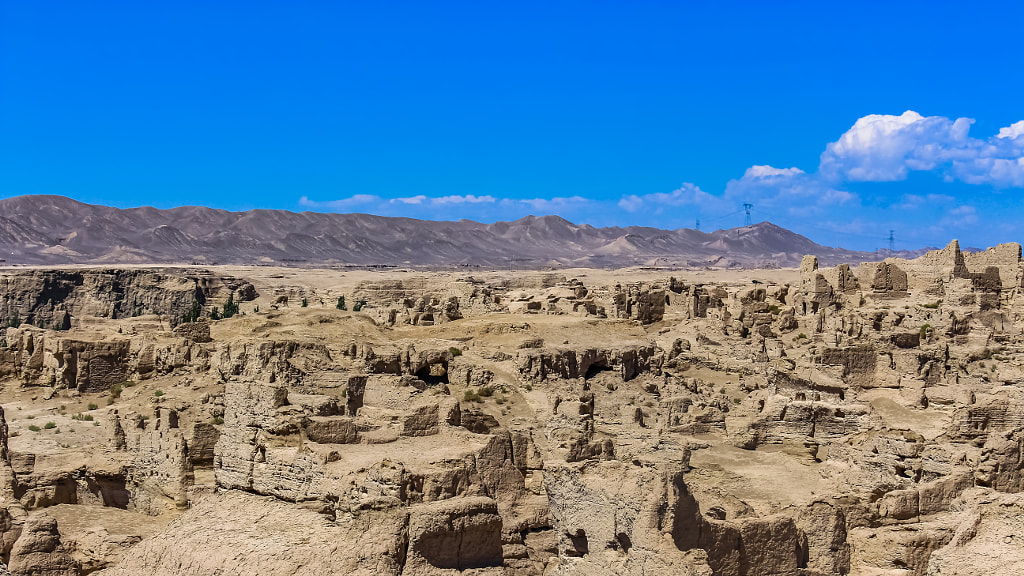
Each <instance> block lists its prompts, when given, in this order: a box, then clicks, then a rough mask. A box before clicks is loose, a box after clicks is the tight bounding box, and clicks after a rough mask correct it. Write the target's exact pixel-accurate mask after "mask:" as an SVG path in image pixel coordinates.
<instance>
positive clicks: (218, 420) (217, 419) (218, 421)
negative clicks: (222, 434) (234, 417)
mask: <svg viewBox="0 0 1024 576" xmlns="http://www.w3.org/2000/svg"><path fill="white" fill-rule="evenodd" d="M213 423H214V424H217V425H218V426H219V425H221V424H223V423H224V419H223V418H221V417H220V416H214V417H213Z"/></svg>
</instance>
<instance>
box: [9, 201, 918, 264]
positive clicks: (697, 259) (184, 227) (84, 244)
mask: <svg viewBox="0 0 1024 576" xmlns="http://www.w3.org/2000/svg"><path fill="white" fill-rule="evenodd" d="M0 250H2V252H3V254H4V258H5V259H6V260H7V263H8V264H28V265H65V264H125V263H129V264H172V263H178V264H180V263H197V264H267V265H296V266H305V267H320V266H345V265H355V266H375V265H376V266H381V265H383V266H401V267H417V266H446V265H464V266H484V267H505V266H509V265H512V266H514V267H517V268H544V267H565V266H578V267H601V268H605V267H614V268H618V267H626V266H638V265H641V266H642V265H647V266H651V265H661V266H717V267H788V266H797V265H799V262H800V258H801V257H802V256H803V255H804V254H815V255H817V256H818V257H819V259H820V260H821V261H822V263H823V264H837V263H840V262H861V261H869V260H878V259H879V258H880V257H879V254H878V253H877V252H858V251H852V250H845V249H842V248H831V247H826V246H822V245H819V244H817V243H815V242H813V241H811V240H810V239H808V238H806V237H804V236H801V235H800V234H796V233H794V232H791V231H789V230H786V229H785V228H781V227H779V226H776V225H774V224H771V223H770V222H761V223H758V224H754V225H752V226H743V227H739V228H732V229H727V230H716V231H714V232H702V231H699V230H692V229H686V228H681V229H678V230H662V229H658V228H651V227H645V226H629V227H626V228H620V227H606V228H595V227H593V226H590V225H588V224H574V223H572V222H569V221H568V220H565V219H563V218H561V217H558V216H541V217H536V216H527V217H525V218H521V219H519V220H515V221H512V222H495V223H494V224H483V223H479V222H474V221H470V220H460V221H432V220H417V219H413V218H395V217H384V216H373V215H369V214H336V213H319V212H289V211H286V210H249V211H246V212H229V211H227V210H219V209H214V208H207V207H201V206H183V207H179V208H172V209H157V208H152V207H141V208H128V209H120V208H113V207H109V206H101V205H93V204H85V203H82V202H78V201H76V200H73V199H71V198H67V197H64V196H50V195H36V196H18V197H14V198H8V199H5V200H0ZM894 255H899V256H903V257H911V256H913V255H916V253H910V252H900V253H897V254H894Z"/></svg>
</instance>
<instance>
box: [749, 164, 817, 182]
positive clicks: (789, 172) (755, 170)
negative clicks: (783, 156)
mask: <svg viewBox="0 0 1024 576" xmlns="http://www.w3.org/2000/svg"><path fill="white" fill-rule="evenodd" d="M799 174H805V172H804V171H803V170H801V169H799V168H775V167H773V166H768V165H764V166H751V167H750V168H747V171H746V172H744V173H743V177H744V178H746V179H748V180H755V179H765V178H775V177H780V176H781V177H788V176H797V175H799Z"/></svg>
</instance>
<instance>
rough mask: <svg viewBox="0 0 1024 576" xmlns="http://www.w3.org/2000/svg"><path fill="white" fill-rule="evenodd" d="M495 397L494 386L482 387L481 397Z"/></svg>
mask: <svg viewBox="0 0 1024 576" xmlns="http://www.w3.org/2000/svg"><path fill="white" fill-rule="evenodd" d="M493 395H494V386H481V387H480V396H483V397H484V398H489V397H491V396H493Z"/></svg>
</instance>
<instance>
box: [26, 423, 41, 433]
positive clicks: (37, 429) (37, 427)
mask: <svg viewBox="0 0 1024 576" xmlns="http://www.w3.org/2000/svg"><path fill="white" fill-rule="evenodd" d="M28 429H29V430H31V431H33V432H39V431H40V430H42V428H40V427H39V426H36V425H35V424H30V425H29V427H28Z"/></svg>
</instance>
